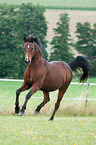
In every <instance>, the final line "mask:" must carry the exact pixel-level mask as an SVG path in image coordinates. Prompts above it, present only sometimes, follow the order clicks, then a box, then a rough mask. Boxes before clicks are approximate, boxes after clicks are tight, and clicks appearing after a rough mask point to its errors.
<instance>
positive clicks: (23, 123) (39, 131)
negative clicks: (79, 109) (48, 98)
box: [0, 116, 96, 145]
mask: <svg viewBox="0 0 96 145" xmlns="http://www.w3.org/2000/svg"><path fill="white" fill-rule="evenodd" d="M95 128H96V117H57V118H56V119H55V120H54V121H48V119H47V117H44V116H35V117H34V116H27V117H18V116H0V144H2V145H12V144H13V143H14V145H21V144H23V145H31V144H32V145H49V144H50V145H59V144H60V145H82V144H83V145H95V144H96V129H95Z"/></svg>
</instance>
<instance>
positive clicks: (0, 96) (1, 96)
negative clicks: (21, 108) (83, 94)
mask: <svg viewBox="0 0 96 145" xmlns="http://www.w3.org/2000/svg"><path fill="white" fill-rule="evenodd" d="M3 97H7V98H8V96H4V95H0V98H3ZM20 97H25V96H20ZM50 98H51V100H53V99H57V98H54V97H50ZM31 99H43V97H31ZM62 99H63V100H91V101H92V100H96V98H62Z"/></svg>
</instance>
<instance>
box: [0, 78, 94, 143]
mask: <svg viewBox="0 0 96 145" xmlns="http://www.w3.org/2000/svg"><path fill="white" fill-rule="evenodd" d="M76 80H77V79H76V78H75V79H73V82H74V81H76ZM90 82H91V83H92V82H96V79H94V78H93V79H90ZM21 84H22V82H9V81H0V144H2V145H12V144H13V142H14V145H21V144H22V143H23V144H24V145H30V144H32V145H38V144H39V145H41V144H42V145H49V144H51V145H58V144H61V145H82V144H83V145H90V144H92V145H95V144H96V102H95V101H94V100H93V101H91V100H88V104H87V108H86V110H85V100H64V99H63V100H62V102H61V105H60V108H59V110H58V111H57V113H56V116H55V119H54V121H48V119H49V117H50V116H51V114H52V110H53V108H54V104H55V102H56V99H55V98H56V97H57V91H55V92H52V93H50V97H51V101H50V102H49V103H48V104H47V105H46V106H45V107H43V108H42V110H41V112H40V114H39V115H37V116H32V114H33V112H34V109H35V108H36V106H37V105H38V104H39V103H40V102H41V101H42V92H41V91H38V92H37V93H36V94H34V95H33V96H32V98H31V99H30V100H29V102H28V106H27V110H26V112H25V116H23V117H19V116H17V115H15V114H14V103H15V91H16V89H17V88H19V87H20V85H21ZM27 92H28V91H26V92H23V93H21V95H20V105H22V103H23V102H24V98H25V95H26V93H27ZM95 94H96V91H95V86H90V87H89V93H88V98H95ZM85 96H86V85H83V84H82V85H70V87H69V89H68V90H67V92H66V94H65V96H64V97H65V98H78V99H80V98H85ZM35 97H37V98H35Z"/></svg>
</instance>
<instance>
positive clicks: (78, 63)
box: [68, 56, 89, 82]
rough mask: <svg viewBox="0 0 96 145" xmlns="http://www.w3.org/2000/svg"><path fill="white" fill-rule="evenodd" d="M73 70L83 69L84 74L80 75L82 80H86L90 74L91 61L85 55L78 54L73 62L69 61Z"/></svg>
mask: <svg viewBox="0 0 96 145" xmlns="http://www.w3.org/2000/svg"><path fill="white" fill-rule="evenodd" d="M68 64H69V66H70V67H71V69H72V70H73V71H77V69H79V70H80V68H81V69H82V70H83V74H82V75H81V77H80V79H79V80H80V82H84V81H85V80H86V79H87V78H88V75H89V62H88V61H87V60H86V59H85V57H83V56H77V57H76V58H75V59H74V60H73V61H72V62H70V63H68Z"/></svg>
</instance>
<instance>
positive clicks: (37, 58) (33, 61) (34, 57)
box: [32, 43, 42, 63]
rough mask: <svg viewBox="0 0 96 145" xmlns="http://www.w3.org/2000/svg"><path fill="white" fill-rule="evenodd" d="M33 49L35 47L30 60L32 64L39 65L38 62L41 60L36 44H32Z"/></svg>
mask: <svg viewBox="0 0 96 145" xmlns="http://www.w3.org/2000/svg"><path fill="white" fill-rule="evenodd" d="M34 47H35V54H34V56H33V58H32V63H39V61H40V60H41V59H42V54H41V51H40V50H39V48H38V45H37V44H36V43H34Z"/></svg>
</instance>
